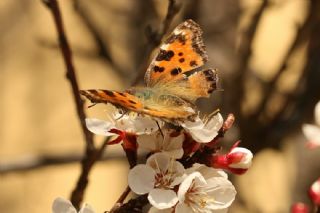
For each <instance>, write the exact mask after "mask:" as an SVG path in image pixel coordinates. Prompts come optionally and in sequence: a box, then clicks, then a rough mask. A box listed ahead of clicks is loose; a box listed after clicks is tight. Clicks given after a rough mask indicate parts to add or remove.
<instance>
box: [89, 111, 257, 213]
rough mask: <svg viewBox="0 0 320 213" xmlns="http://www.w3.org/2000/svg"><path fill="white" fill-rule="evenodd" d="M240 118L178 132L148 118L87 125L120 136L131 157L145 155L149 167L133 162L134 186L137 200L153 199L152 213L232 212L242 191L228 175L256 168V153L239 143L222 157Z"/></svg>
mask: <svg viewBox="0 0 320 213" xmlns="http://www.w3.org/2000/svg"><path fill="white" fill-rule="evenodd" d="M233 121H234V116H233V115H229V116H228V117H227V119H226V120H225V121H224V120H223V118H222V116H221V114H220V113H215V114H213V115H211V116H208V117H206V118H200V117H199V116H197V117H196V118H195V119H194V120H193V121H189V120H188V121H178V122H177V124H176V126H173V125H172V124H166V123H164V122H162V121H160V120H155V119H154V118H150V117H147V116H142V115H136V114H119V113H115V114H113V115H112V116H111V118H109V120H108V121H103V120H99V119H95V118H91V119H86V125H87V128H88V129H89V130H90V131H91V132H93V133H95V134H98V135H104V136H114V139H113V140H111V141H110V142H109V144H118V143H121V144H122V147H123V149H124V151H125V152H126V154H127V156H128V153H129V154H131V155H137V153H140V154H142V153H144V154H145V156H146V162H145V163H144V164H137V156H133V157H131V158H130V159H131V161H134V162H133V163H132V162H131V163H130V165H131V167H132V168H131V170H130V171H129V174H128V184H129V187H130V188H131V190H132V191H133V192H134V193H136V194H137V195H144V194H147V197H148V201H149V203H150V204H151V208H150V209H149V212H153V213H154V212H159V213H160V212H177V213H180V212H181V213H182V212H226V211H227V209H228V207H229V206H230V205H231V204H232V202H233V201H234V199H235V195H236V190H235V187H234V186H233V184H232V183H231V182H230V181H229V180H228V175H227V173H226V172H225V171H224V170H226V171H229V172H232V173H234V174H243V173H245V172H246V171H247V170H248V168H249V167H250V165H251V161H252V157H253V155H252V153H251V152H250V150H248V149H245V148H241V147H238V145H239V142H237V143H235V144H234V146H233V147H232V148H231V150H230V151H229V152H227V153H226V154H220V153H219V152H220V150H221V149H220V148H219V145H218V143H219V138H221V137H222V136H223V134H224V133H225V132H226V131H227V130H228V129H229V128H231V126H232V124H233Z"/></svg>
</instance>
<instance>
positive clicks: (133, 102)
mask: <svg viewBox="0 0 320 213" xmlns="http://www.w3.org/2000/svg"><path fill="white" fill-rule="evenodd" d="M129 102H130V103H132V104H137V102H135V101H132V100H129Z"/></svg>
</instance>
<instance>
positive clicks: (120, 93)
mask: <svg viewBox="0 0 320 213" xmlns="http://www.w3.org/2000/svg"><path fill="white" fill-rule="evenodd" d="M118 94H119V95H121V96H122V97H127V96H126V95H125V94H124V93H122V92H118Z"/></svg>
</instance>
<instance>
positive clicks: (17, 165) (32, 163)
mask: <svg viewBox="0 0 320 213" xmlns="http://www.w3.org/2000/svg"><path fill="white" fill-rule="evenodd" d="M82 159H83V155H80V154H74V153H69V154H66V155H63V156H55V155H53V156H52V155H44V156H28V157H21V158H19V159H15V160H14V161H9V162H2V163H0V175H2V174H7V173H11V172H24V171H30V170H33V169H39V168H42V167H46V166H52V165H55V166H57V165H64V164H70V163H76V162H79V161H81V160H82ZM109 159H123V160H124V159H125V158H124V156H123V155H120V154H117V153H115V154H108V156H105V155H102V156H101V158H100V159H99V160H101V161H106V160H109Z"/></svg>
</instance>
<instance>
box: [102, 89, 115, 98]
mask: <svg viewBox="0 0 320 213" xmlns="http://www.w3.org/2000/svg"><path fill="white" fill-rule="evenodd" d="M101 92H103V93H104V94H106V95H107V96H110V97H115V95H114V93H113V92H112V91H109V90H101Z"/></svg>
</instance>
